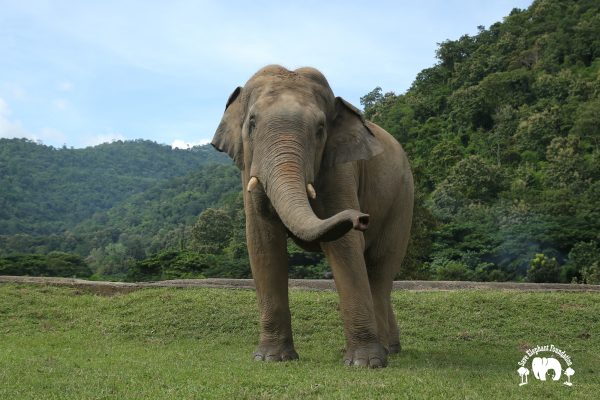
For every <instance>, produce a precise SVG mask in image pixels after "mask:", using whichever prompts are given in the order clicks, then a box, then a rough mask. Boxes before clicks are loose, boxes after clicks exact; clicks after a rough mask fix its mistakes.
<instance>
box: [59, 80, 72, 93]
mask: <svg viewBox="0 0 600 400" xmlns="http://www.w3.org/2000/svg"><path fill="white" fill-rule="evenodd" d="M58 90H60V91H61V92H70V91H71V90H73V83H71V82H69V81H62V82H60V83H59V84H58Z"/></svg>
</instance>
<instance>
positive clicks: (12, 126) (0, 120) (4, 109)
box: [0, 97, 36, 140]
mask: <svg viewBox="0 0 600 400" xmlns="http://www.w3.org/2000/svg"><path fill="white" fill-rule="evenodd" d="M10 115H11V111H10V107H9V106H8V103H7V102H6V101H5V100H4V99H3V98H1V97H0V137H2V138H23V137H24V138H28V139H32V140H36V138H35V137H34V136H33V135H31V134H29V133H28V132H27V131H25V129H24V128H23V127H22V126H21V123H20V122H19V121H13V120H11V118H10Z"/></svg>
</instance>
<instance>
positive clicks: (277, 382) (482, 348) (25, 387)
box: [0, 284, 600, 399]
mask: <svg viewBox="0 0 600 400" xmlns="http://www.w3.org/2000/svg"><path fill="white" fill-rule="evenodd" d="M393 300H394V307H395V309H396V311H397V313H398V319H399V321H400V324H401V328H402V340H403V351H402V353H401V354H400V355H397V356H393V357H391V358H390V362H389V365H388V368H386V369H382V370H364V369H357V368H352V367H345V366H344V365H342V362H341V356H342V354H341V349H342V347H343V346H344V340H343V334H342V328H341V321H340V317H339V315H338V312H337V294H336V293H332V292H309V291H300V290H293V291H292V292H291V307H292V315H293V321H294V322H293V323H294V332H295V342H296V349H297V350H298V353H299V354H300V361H299V362H292V363H259V362H254V361H252V360H251V357H250V355H251V353H252V351H253V350H254V345H255V342H256V339H257V335H258V327H257V322H256V321H257V319H258V314H257V309H256V305H255V304H256V303H255V298H254V292H251V291H243V290H227V289H144V290H140V291H137V292H133V293H130V294H126V295H117V296H114V297H101V296H96V295H92V294H88V293H85V292H81V291H78V290H76V289H70V288H56V287H41V286H33V285H13V284H3V285H0V399H21V398H26V399H128V398H132V399H194V398H199V399H200V398H231V399H238V398H304V399H308V398H327V399H329V398H340V399H348V398H357V399H365V398H389V399H396V398H409V399H420V398H424V399H426V398H444V399H446V398H456V399H468V398H486V399H501V398H502V399H504V398H515V399H517V398H518V399H523V398H550V399H551V398H556V399H558V398H589V399H596V398H598V397H597V396H598V393H600V377H599V372H600V322H599V320H600V317H599V316H600V301H599V300H600V296H599V295H598V294H593V293H528V292H501V291H454V292H396V293H394V297H393ZM538 344H539V345H544V344H554V345H555V346H557V347H559V348H561V349H563V350H565V351H566V352H567V353H568V354H569V355H570V356H571V358H572V361H573V366H572V368H573V369H574V370H575V375H574V376H573V377H572V381H573V383H574V386H573V387H571V388H569V387H567V386H565V385H562V383H561V382H553V381H549V382H539V381H536V380H535V379H534V378H533V376H532V375H530V376H529V382H530V383H529V384H528V385H526V386H522V387H519V386H518V383H519V376H518V374H517V372H516V370H517V369H518V367H519V366H518V365H517V362H518V361H519V360H520V359H521V357H522V356H523V355H524V353H523V351H522V349H523V348H525V347H528V346H535V345H538ZM561 381H564V378H561Z"/></svg>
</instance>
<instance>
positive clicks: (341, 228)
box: [260, 139, 369, 242]
mask: <svg viewBox="0 0 600 400" xmlns="http://www.w3.org/2000/svg"><path fill="white" fill-rule="evenodd" d="M269 153H270V154H269V156H267V160H265V163H264V164H263V167H264V169H263V168H261V169H262V170H263V171H268V173H267V174H264V173H263V174H261V176H260V180H261V183H262V184H263V187H264V189H265V191H266V193H267V196H268V197H269V199H270V200H271V203H272V204H273V207H274V208H275V210H276V211H277V214H278V215H279V218H280V219H281V221H282V222H283V224H284V225H285V226H286V228H287V229H288V230H289V231H290V232H291V233H292V234H293V235H294V236H296V237H297V238H299V239H301V240H303V241H305V242H315V241H317V242H327V241H332V240H336V239H338V238H340V237H341V236H343V235H344V234H346V233H347V232H348V231H350V230H351V229H357V230H360V231H364V230H366V229H367V227H368V224H369V216H368V215H367V214H363V213H361V212H359V211H356V210H344V211H342V212H340V213H338V214H336V215H334V216H332V217H330V218H327V219H324V220H322V219H319V218H318V217H317V216H316V215H315V213H314V212H313V210H312V208H311V207H310V204H309V202H308V195H307V182H306V178H305V170H304V161H303V158H302V156H301V154H302V151H301V145H300V144H299V143H297V142H295V141H294V140H293V139H291V140H288V141H286V142H284V143H282V142H280V144H277V145H275V146H273V147H272V148H271V149H270V151H269ZM309 184H310V182H309ZM310 188H312V185H310ZM310 188H309V191H310ZM313 190H314V189H313ZM311 196H312V195H311Z"/></svg>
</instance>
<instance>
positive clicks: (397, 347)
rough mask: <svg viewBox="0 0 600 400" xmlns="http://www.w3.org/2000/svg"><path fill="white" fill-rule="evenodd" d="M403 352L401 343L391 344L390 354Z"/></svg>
mask: <svg viewBox="0 0 600 400" xmlns="http://www.w3.org/2000/svg"><path fill="white" fill-rule="evenodd" d="M400 350H402V346H400V342H398V343H392V344H390V354H398V353H400Z"/></svg>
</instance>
